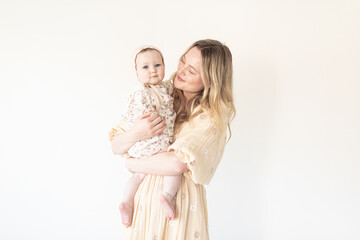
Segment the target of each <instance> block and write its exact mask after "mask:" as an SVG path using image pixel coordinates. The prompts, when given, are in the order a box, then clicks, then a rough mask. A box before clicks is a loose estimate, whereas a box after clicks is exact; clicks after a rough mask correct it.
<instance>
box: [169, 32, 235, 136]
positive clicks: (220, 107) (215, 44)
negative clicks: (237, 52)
mask: <svg viewBox="0 0 360 240" xmlns="http://www.w3.org/2000/svg"><path fill="white" fill-rule="evenodd" d="M193 47H196V48H198V49H199V50H200V52H201V57H202V65H201V70H200V74H201V79H202V81H203V84H204V89H203V90H202V91H200V92H199V93H197V94H196V95H195V96H194V97H192V98H191V99H190V100H189V101H188V102H187V103H186V99H185V96H184V94H183V91H182V90H180V89H176V88H175V89H174V93H173V97H174V110H175V112H176V114H177V116H176V123H177V124H176V125H177V126H179V125H180V124H181V123H183V122H187V121H190V120H191V119H192V118H194V117H196V116H198V115H199V114H200V113H202V112H203V110H206V111H207V112H208V113H210V115H211V117H212V118H213V119H214V121H215V124H216V126H217V128H218V129H219V130H221V131H226V128H228V130H229V138H228V140H229V139H230V138H231V128H230V123H231V121H232V120H233V119H234V117H235V113H236V110H235V106H234V99H233V93H232V86H233V67H232V55H231V52H230V50H229V48H228V47H227V46H226V45H224V44H222V43H221V42H219V41H216V40H212V39H205V40H199V41H197V42H195V43H193V44H192V45H191V46H190V47H189V48H188V49H187V50H186V52H185V53H184V54H183V55H182V56H181V58H182V57H184V55H185V54H186V53H187V52H188V51H189V50H190V49H192V48H193ZM181 58H180V59H181ZM176 74H177V73H176V72H175V73H174V74H173V75H172V76H171V80H172V81H174V78H175V77H176Z"/></svg>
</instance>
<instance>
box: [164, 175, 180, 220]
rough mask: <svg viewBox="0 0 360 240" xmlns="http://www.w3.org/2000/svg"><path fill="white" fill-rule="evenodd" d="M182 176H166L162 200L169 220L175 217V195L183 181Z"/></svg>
mask: <svg viewBox="0 0 360 240" xmlns="http://www.w3.org/2000/svg"><path fill="white" fill-rule="evenodd" d="M181 176H182V175H177V176H164V184H163V193H162V194H161V195H160V202H161V205H162V206H163V208H164V214H165V216H166V217H167V218H168V219H169V220H174V219H175V203H174V197H175V195H176V192H177V191H178V189H179V186H180V183H181Z"/></svg>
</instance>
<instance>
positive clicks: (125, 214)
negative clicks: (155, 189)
mask: <svg viewBox="0 0 360 240" xmlns="http://www.w3.org/2000/svg"><path fill="white" fill-rule="evenodd" d="M145 176H146V175H145V174H143V173H134V174H133V175H132V176H131V177H130V179H129V180H128V182H127V183H126V186H125V193H124V199H123V201H122V203H120V205H119V209H120V213H121V220H122V223H123V224H124V226H125V227H129V226H130V225H131V221H132V214H133V205H134V203H133V202H134V197H135V194H136V191H137V189H138V187H139V185H140V184H141V182H142V181H143V180H144V178H145Z"/></svg>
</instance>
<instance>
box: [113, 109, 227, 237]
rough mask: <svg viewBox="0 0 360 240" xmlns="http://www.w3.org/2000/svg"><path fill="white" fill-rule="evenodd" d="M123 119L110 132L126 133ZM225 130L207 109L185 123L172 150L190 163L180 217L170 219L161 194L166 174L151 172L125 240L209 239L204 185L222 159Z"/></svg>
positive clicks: (179, 201)
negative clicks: (219, 126) (223, 131)
mask: <svg viewBox="0 0 360 240" xmlns="http://www.w3.org/2000/svg"><path fill="white" fill-rule="evenodd" d="M122 126H124V122H120V123H119V124H118V125H117V126H116V127H115V128H113V129H112V131H111V132H110V139H112V136H114V135H116V134H118V133H122V132H124V131H125V130H126V129H124V128H123V127H122ZM225 142H226V139H225V133H222V131H218V130H217V128H216V127H215V125H214V123H213V122H212V121H211V118H210V117H209V115H208V114H207V113H205V112H203V113H201V114H200V115H198V116H197V117H195V118H193V120H191V121H190V122H187V123H184V124H183V125H182V127H181V129H180V131H179V132H178V133H176V135H175V142H174V143H173V144H172V145H171V146H169V148H168V151H174V152H175V153H176V155H177V156H178V157H179V159H180V160H181V161H183V162H184V163H187V164H188V168H189V169H190V170H189V171H187V172H185V173H184V174H183V177H182V180H181V185H180V188H179V190H178V192H177V195H176V219H175V220H173V221H168V220H167V219H166V217H165V215H164V213H163V208H162V206H161V205H160V201H159V196H160V193H161V190H162V185H163V179H164V177H163V176H158V175H150V174H148V175H147V176H146V177H145V179H144V181H143V182H142V183H141V185H140V186H139V188H138V191H137V193H136V195H135V199H134V215H133V221H132V225H131V226H130V227H129V228H126V229H124V234H123V240H126V239H136V240H192V239H196V240H199V239H201V240H206V239H209V232H208V213H207V201H206V193H205V188H204V184H209V182H210V180H211V178H212V177H213V175H214V173H215V170H216V168H217V166H218V164H219V162H220V160H221V158H222V155H223V151H224V147H225Z"/></svg>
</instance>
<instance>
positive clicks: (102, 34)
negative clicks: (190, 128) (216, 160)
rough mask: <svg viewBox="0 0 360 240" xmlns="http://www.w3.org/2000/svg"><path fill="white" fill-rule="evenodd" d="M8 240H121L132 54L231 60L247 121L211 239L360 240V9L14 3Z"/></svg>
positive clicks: (305, 4)
mask: <svg viewBox="0 0 360 240" xmlns="http://www.w3.org/2000/svg"><path fill="white" fill-rule="evenodd" d="M0 34H1V37H0V80H1V85H0V238H1V239H54V240H56V239H89V240H90V239H120V238H121V231H122V227H121V224H120V222H121V220H120V214H119V212H118V210H117V205H118V203H119V202H120V200H121V196H122V192H123V189H124V185H125V181H126V179H127V178H128V176H129V174H128V173H127V171H126V170H125V169H124V165H123V160H122V159H120V158H119V157H117V156H114V155H112V153H111V150H110V145H109V142H108V139H107V132H108V130H109V129H110V128H111V127H112V126H113V125H114V124H115V123H116V121H117V119H118V117H119V116H120V109H121V107H122V106H123V104H124V99H126V96H127V95H128V94H129V93H130V92H131V89H132V87H133V86H135V81H136V80H135V75H134V71H133V64H132V53H133V51H134V49H135V48H136V47H138V46H139V45H143V44H153V45H156V46H158V47H159V48H160V49H162V51H163V53H164V55H165V61H166V71H167V74H166V76H167V77H168V76H170V74H171V73H172V72H174V71H175V70H176V64H177V60H178V57H179V56H180V55H181V54H182V53H183V52H184V51H185V49H186V48H187V47H188V46H189V45H190V44H191V43H192V42H194V41H196V40H198V39H203V38H214V39H218V40H220V41H222V42H226V44H227V45H228V46H229V47H230V49H231V50H232V53H233V61H234V94H235V98H236V107H237V112H238V113H237V117H236V119H235V121H234V122H233V125H232V129H233V137H232V140H231V141H230V143H229V144H228V146H227V148H226V153H225V156H224V158H223V160H222V163H221V164H220V166H219V168H218V170H217V173H216V175H215V177H214V179H213V181H212V182H211V184H210V185H209V186H208V187H207V196H208V207H209V217H210V233H211V236H212V239H246V240H248V239H249V240H289V239H294V240H295V239H296V240H297V239H299V240H303V239H314V240H315V239H316V240H318V239H327V240H328V239H334V240H335V239H336V240H338V239H360V230H359V229H360V228H359V226H360V218H359V215H360V204H359V203H360V176H359V171H360V162H359V160H360V152H359V145H360V68H359V66H360V57H359V56H360V44H359V43H360V2H359V1H356V0H353V1H346V0H345V1H343V0H328V1H325V0H324V1H315V0H314V1H300V0H297V1H295V0H293V1H285V0H284V1H280V0H274V1H235V0H234V1H230V0H223V1H219V2H216V1H209V0H208V1H196V2H192V1H171V2H170V1H157V0H154V1H134V2H131V1H100V0H99V1H80V0H73V1H31V2H30V1H1V3H0Z"/></svg>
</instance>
